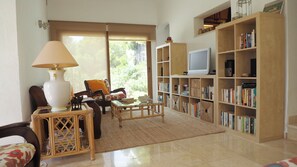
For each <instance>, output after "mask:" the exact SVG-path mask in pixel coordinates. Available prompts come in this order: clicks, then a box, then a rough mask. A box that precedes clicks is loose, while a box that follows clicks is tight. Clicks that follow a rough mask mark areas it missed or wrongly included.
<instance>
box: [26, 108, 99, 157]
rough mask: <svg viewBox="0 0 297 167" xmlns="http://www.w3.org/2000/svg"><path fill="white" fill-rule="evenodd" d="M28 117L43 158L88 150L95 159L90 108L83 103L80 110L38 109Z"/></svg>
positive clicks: (91, 111)
mask: <svg viewBox="0 0 297 167" xmlns="http://www.w3.org/2000/svg"><path fill="white" fill-rule="evenodd" d="M31 117H32V123H33V130H34V132H35V133H36V135H37V137H38V139H39V143H40V148H41V158H42V159H48V158H55V157H63V156H68V155H75V154H81V153H87V152H89V153H90V159H91V160H94V159H95V144H94V130H93V128H94V127H93V110H92V108H90V107H88V106H87V105H86V104H85V105H83V109H82V110H75V111H63V112H54V113H52V112H51V111H50V107H43V108H38V109H37V110H35V111H34V113H33V114H32V116H31ZM80 125H83V127H84V128H83V127H82V126H80ZM82 129H84V130H83V131H82Z"/></svg>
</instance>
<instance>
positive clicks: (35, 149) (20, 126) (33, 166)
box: [0, 122, 40, 167]
mask: <svg viewBox="0 0 297 167" xmlns="http://www.w3.org/2000/svg"><path fill="white" fill-rule="evenodd" d="M28 125H29V123H27V122H18V123H13V124H9V125H5V126H1V127H0V138H3V137H9V136H15V135H17V136H21V137H23V138H24V139H25V140H26V142H25V143H15V144H9V145H5V146H0V150H1V151H0V166H30V167H39V166H40V145H39V141H38V138H37V136H36V134H35V133H34V132H33V130H32V129H31V128H30V127H28ZM20 152H21V153H22V154H23V156H17V155H18V154H19V155H21V153H20Z"/></svg>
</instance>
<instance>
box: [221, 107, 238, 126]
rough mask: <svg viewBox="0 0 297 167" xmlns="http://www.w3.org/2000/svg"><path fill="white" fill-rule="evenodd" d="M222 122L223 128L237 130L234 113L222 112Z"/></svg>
mask: <svg viewBox="0 0 297 167" xmlns="http://www.w3.org/2000/svg"><path fill="white" fill-rule="evenodd" d="M221 122H222V126H225V127H229V128H230V129H233V130H234V129H235V126H234V125H235V117H234V111H229V112H224V111H222V112H221Z"/></svg>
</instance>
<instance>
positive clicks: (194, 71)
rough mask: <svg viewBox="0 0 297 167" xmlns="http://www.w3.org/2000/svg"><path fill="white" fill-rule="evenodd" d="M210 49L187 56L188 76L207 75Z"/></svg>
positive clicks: (192, 52)
mask: <svg viewBox="0 0 297 167" xmlns="http://www.w3.org/2000/svg"><path fill="white" fill-rule="evenodd" d="M209 64H210V48H204V49H199V50H193V51H190V52H189V54H188V75H206V74H208V73H209Z"/></svg>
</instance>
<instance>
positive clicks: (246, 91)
mask: <svg viewBox="0 0 297 167" xmlns="http://www.w3.org/2000/svg"><path fill="white" fill-rule="evenodd" d="M256 94H257V89H256V88H242V87H241V86H237V90H236V104H239V105H243V106H249V107H256Z"/></svg>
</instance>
